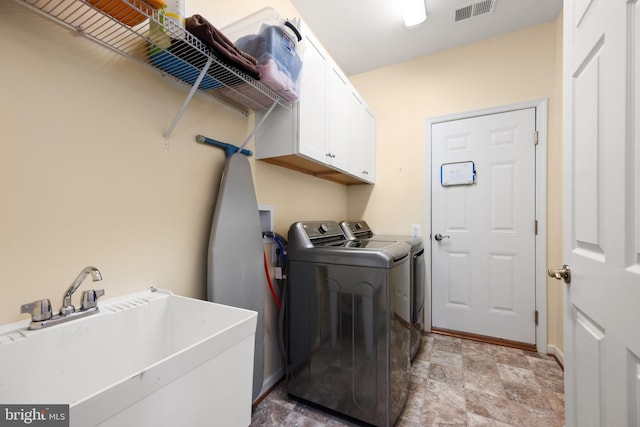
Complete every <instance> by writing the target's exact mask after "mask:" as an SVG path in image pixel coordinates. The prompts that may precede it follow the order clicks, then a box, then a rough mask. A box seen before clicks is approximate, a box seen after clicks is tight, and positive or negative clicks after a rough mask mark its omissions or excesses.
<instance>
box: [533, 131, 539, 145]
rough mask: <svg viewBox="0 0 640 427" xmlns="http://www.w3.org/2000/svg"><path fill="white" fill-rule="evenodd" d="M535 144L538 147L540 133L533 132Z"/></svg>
mask: <svg viewBox="0 0 640 427" xmlns="http://www.w3.org/2000/svg"><path fill="white" fill-rule="evenodd" d="M533 144H534V145H538V131H534V132H533Z"/></svg>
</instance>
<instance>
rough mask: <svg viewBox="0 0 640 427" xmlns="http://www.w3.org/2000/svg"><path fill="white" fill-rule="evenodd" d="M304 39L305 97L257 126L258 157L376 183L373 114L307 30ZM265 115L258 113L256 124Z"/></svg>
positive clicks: (306, 170) (349, 180) (316, 172)
mask: <svg viewBox="0 0 640 427" xmlns="http://www.w3.org/2000/svg"><path fill="white" fill-rule="evenodd" d="M303 37H304V43H305V52H304V56H303V65H302V71H301V77H300V78H301V80H300V100H299V102H298V103H297V104H296V105H294V107H293V109H292V111H286V110H285V109H281V108H276V109H275V110H274V111H273V112H272V113H271V114H270V115H269V116H268V117H267V119H266V120H265V122H264V123H263V124H262V125H261V126H260V127H259V128H258V130H257V132H256V159H261V160H265V161H267V162H270V163H273V164H277V165H280V166H284V167H288V168H291V169H294V170H297V171H300V172H303V173H308V174H311V175H314V176H317V177H319V178H324V179H328V180H331V181H335V182H339V183H343V184H362V183H373V182H374V179H373V177H374V174H373V165H374V162H373V159H374V157H375V152H374V151H370V150H374V149H375V143H374V142H373V139H372V138H374V135H375V132H374V128H375V122H374V120H375V119H374V116H373V114H372V113H371V112H370V111H369V110H368V107H367V105H366V104H365V103H364V101H363V100H362V97H360V95H359V94H358V93H357V91H355V89H354V88H353V86H352V85H351V83H350V82H349V79H348V78H347V77H346V76H345V75H344V74H343V73H342V71H341V70H340V68H339V67H338V66H337V65H336V64H335V63H334V62H333V60H332V59H331V57H330V56H329V55H328V54H327V53H326V52H325V51H324V49H323V48H322V46H321V45H320V44H319V43H318V42H317V41H316V39H315V38H314V37H313V35H312V34H310V33H309V32H308V31H304V29H303ZM264 114H265V113H264V112H256V123H258V122H259V121H260V120H261V119H262V118H263V117H264Z"/></svg>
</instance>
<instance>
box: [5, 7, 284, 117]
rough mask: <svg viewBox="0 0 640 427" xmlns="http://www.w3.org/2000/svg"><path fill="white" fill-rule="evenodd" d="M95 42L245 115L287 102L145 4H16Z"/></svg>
mask: <svg viewBox="0 0 640 427" xmlns="http://www.w3.org/2000/svg"><path fill="white" fill-rule="evenodd" d="M16 1H17V2H18V3H21V4H24V5H26V6H28V7H29V8H31V9H33V10H35V11H37V12H39V13H41V14H43V15H45V16H47V17H48V18H51V19H53V20H54V21H56V22H58V23H59V24H62V25H64V26H66V27H68V28H70V29H73V30H76V31H78V32H80V33H81V34H83V35H84V36H86V37H88V38H89V39H91V40H93V41H94V42H96V43H98V44H100V45H102V46H105V47H107V48H109V49H111V50H114V51H116V52H118V53H120V54H123V55H125V56H128V57H131V58H134V59H136V60H139V61H142V62H143V63H145V64H148V65H150V66H152V67H153V68H154V69H156V70H159V71H160V72H161V73H163V74H164V75H168V76H171V77H173V78H174V79H176V80H178V81H181V82H183V83H186V84H188V85H190V86H193V85H194V84H195V83H196V82H197V80H198V77H199V76H200V74H201V71H202V70H203V69H204V68H205V66H206V64H207V63H208V62H210V65H209V68H208V69H207V71H206V74H204V75H203V76H202V77H201V79H200V83H199V85H198V89H199V90H200V91H202V92H204V93H206V94H208V95H210V96H212V97H214V98H216V99H218V100H219V101H221V102H223V103H225V104H227V105H230V106H232V107H235V108H237V109H239V110H241V111H243V112H245V113H246V112H248V111H250V110H254V111H255V110H264V109H268V108H270V107H271V106H272V105H273V104H274V103H276V104H278V105H280V106H282V107H284V108H285V109H287V110H291V105H290V102H289V101H286V100H285V99H283V98H282V97H280V96H279V95H278V94H276V93H275V92H274V91H272V90H271V89H269V88H268V87H266V86H265V85H264V84H262V83H261V82H260V81H258V80H255V79H254V78H252V77H251V76H249V75H248V74H246V73H244V72H243V71H241V70H238V69H237V68H235V67H233V66H231V65H228V64H226V63H225V62H224V61H223V60H222V59H220V58H218V57H217V56H216V54H215V53H214V52H212V51H211V50H210V49H209V48H208V47H207V46H206V45H205V44H204V43H203V42H202V41H200V40H199V39H198V38H196V37H195V36H193V35H192V34H191V33H189V32H187V31H186V30H185V29H184V28H182V27H180V26H179V25H177V24H176V23H175V22H174V21H173V20H170V19H166V18H165V17H164V15H163V14H161V13H160V12H159V11H158V10H155V9H153V8H151V7H150V6H148V5H147V4H146V3H144V2H143V1H141V0H88V1H85V0H16Z"/></svg>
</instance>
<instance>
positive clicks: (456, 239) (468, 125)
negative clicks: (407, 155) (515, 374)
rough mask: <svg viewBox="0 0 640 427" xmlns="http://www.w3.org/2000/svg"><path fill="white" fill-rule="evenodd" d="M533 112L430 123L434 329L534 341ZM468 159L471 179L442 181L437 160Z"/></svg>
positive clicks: (524, 110) (449, 161)
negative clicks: (472, 167)
mask: <svg viewBox="0 0 640 427" xmlns="http://www.w3.org/2000/svg"><path fill="white" fill-rule="evenodd" d="M535 111H536V110H535V108H527V109H522V110H516V111H509V112H504V113H498V114H489V115H485V116H479V117H474V118H467V119H462V120H452V121H447V122H442V123H436V124H434V125H432V127H431V132H432V135H431V141H432V165H433V166H432V180H431V183H432V189H431V198H432V199H431V211H432V212H431V218H432V225H431V231H432V240H431V245H432V248H431V257H432V266H431V268H432V310H433V312H432V324H433V327H435V328H441V329H449V330H455V331H463V332H467V333H473V334H478V335H485V336H491V337H497V338H502V339H507V340H512V341H519V342H523V343H529V344H535V342H536V326H535V310H536V308H535V307H536V303H535V292H536V288H535V265H536V264H535V256H536V253H535V250H536V247H535V245H536V242H535V200H536V199H535V197H536V196H535V195H536V188H535V183H536V180H535V173H536V168H535V150H536V146H535V142H534V134H535V126H536V117H535ZM466 161H473V162H474V165H475V169H476V172H477V179H476V182H475V183H474V184H472V185H449V186H445V185H442V184H441V165H442V164H451V163H454V164H455V163H457V162H466ZM445 175H446V174H445ZM438 234H440V235H443V238H442V240H437V239H436V237H437V236H436V235H438Z"/></svg>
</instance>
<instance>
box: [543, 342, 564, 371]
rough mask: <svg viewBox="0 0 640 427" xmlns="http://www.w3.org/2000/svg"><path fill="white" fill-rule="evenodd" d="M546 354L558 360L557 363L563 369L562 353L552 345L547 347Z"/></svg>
mask: <svg viewBox="0 0 640 427" xmlns="http://www.w3.org/2000/svg"><path fill="white" fill-rule="evenodd" d="M547 353H548V354H550V355H552V356H554V357H555V358H556V359H558V362H559V363H560V365H562V367H564V353H563V352H562V350H560V349H559V348H558V347H556V346H555V345H553V344H549V345H547Z"/></svg>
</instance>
